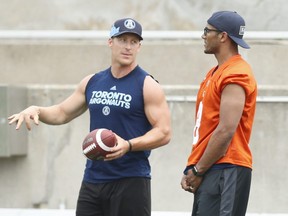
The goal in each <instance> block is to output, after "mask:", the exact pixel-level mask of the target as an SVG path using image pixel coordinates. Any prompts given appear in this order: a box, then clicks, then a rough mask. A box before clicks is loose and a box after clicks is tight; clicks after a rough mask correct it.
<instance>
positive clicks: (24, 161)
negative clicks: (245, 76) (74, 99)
mask: <svg viewBox="0 0 288 216" xmlns="http://www.w3.org/2000/svg"><path fill="white" fill-rule="evenodd" d="M164 87H165V91H166V94H167V98H168V100H169V107H170V110H171V113H172V125H173V138H172V140H171V142H170V144H169V145H167V146H165V147H162V148H159V149H156V150H154V151H153V153H152V156H151V165H152V197H153V204H152V208H153V210H154V211H190V209H191V205H192V201H193V196H192V195H191V194H189V193H187V192H184V191H182V189H181V188H180V179H181V176H182V171H183V168H184V167H185V164H186V160H187V157H188V155H189V152H190V150H191V143H192V135H191V133H192V129H193V126H194V123H193V122H194V117H193V116H194V105H195V104H194V102H193V100H190V99H189V97H190V96H193V95H194V93H195V91H194V89H186V90H185V89H184V90H179V89H175V88H173V89H171V88H170V87H168V86H164ZM27 88H28V98H27V100H28V101H27V102H28V104H39V105H44V106H45V105H50V104H54V103H57V102H59V101H61V100H62V99H64V98H65V97H66V96H67V95H69V94H70V93H71V92H72V91H73V88H74V86H63V85H60V86H40V85H39V86H38V85H36V86H35V85H34V86H28V87H27ZM188 92H190V93H188ZM281 92H282V93H283V95H287V93H288V89H286V90H283V89H282V90H281ZM278 93H279V92H278V91H276V90H270V91H269V95H270V96H273V95H274V96H275V95H279V94H278ZM260 95H267V92H265V89H263V90H261V89H260ZM175 96H178V97H177V98H178V99H179V98H181V97H180V96H186V97H187V99H188V100H187V101H185V100H183V101H175ZM19 109H22V107H19ZM287 110H288V103H287V101H286V102H276V103H275V102H263V101H262V102H261V100H260V101H259V102H258V104H257V113H256V118H255V125H254V129H253V135H252V139H251V149H252V151H253V154H254V171H253V181H252V189H251V198H250V203H249V209H248V211H249V212H250V213H253V212H256V213H263V212H264V213H287V212H288V208H287V199H288V197H287V196H288V195H287V190H286V189H285V188H286V183H287V181H288V173H287V172H286V171H285V170H286V168H285V166H286V165H285V162H284V161H285V159H286V155H287V151H288V149H287V145H286V142H287V123H288V118H287V117H288V112H287ZM12 127H13V126H11V127H9V128H10V129H11V130H13V128H12ZM88 130H89V128H88V115H87V113H85V114H84V115H83V116H81V117H79V118H78V119H75V120H73V121H72V122H71V123H69V124H67V125H63V126H48V125H44V124H40V125H39V126H38V127H37V126H34V127H33V130H32V131H31V132H29V133H27V134H28V153H27V155H24V156H13V157H9V158H0V170H1V175H0V182H1V184H0V190H1V194H0V208H1V207H2V208H4V207H5V208H60V207H61V208H62V207H63V206H64V207H65V208H70V209H73V208H75V204H76V200H77V195H78V190H79V186H80V182H81V179H82V175H83V168H84V164H85V158H84V156H83V155H82V153H81V143H82V141H83V138H84V137H85V135H86V134H87V132H88ZM11 133H12V136H13V132H11ZM16 133H17V132H16V131H14V134H16ZM18 144H19V145H21V140H19V143H18ZM283 162H284V163H283ZM268 188H269V189H268Z"/></svg>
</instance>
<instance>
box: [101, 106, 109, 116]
mask: <svg viewBox="0 0 288 216" xmlns="http://www.w3.org/2000/svg"><path fill="white" fill-rule="evenodd" d="M102 113H103V114H104V115H106V116H107V115H109V114H110V107H109V106H104V107H103V109H102Z"/></svg>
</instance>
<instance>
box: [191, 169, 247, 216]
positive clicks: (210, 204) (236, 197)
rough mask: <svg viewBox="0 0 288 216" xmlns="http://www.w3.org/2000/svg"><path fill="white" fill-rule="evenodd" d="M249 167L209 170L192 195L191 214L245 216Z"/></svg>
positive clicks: (194, 215) (196, 215)
mask: <svg viewBox="0 0 288 216" xmlns="http://www.w3.org/2000/svg"><path fill="white" fill-rule="evenodd" d="M251 174H252V173H251V169H249V168H246V167H240V166H235V167H232V168H226V169H219V170H210V171H208V172H207V174H205V176H204V179H203V182H202V184H201V185H200V187H199V188H198V190H197V192H196V193H195V196H194V204H193V211H192V216H245V213H246V209H247V204H248V199H249V193H250V185H251Z"/></svg>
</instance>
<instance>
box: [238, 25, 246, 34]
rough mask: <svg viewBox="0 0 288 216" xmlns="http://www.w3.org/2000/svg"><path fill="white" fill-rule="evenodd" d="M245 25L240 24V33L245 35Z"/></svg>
mask: <svg viewBox="0 0 288 216" xmlns="http://www.w3.org/2000/svg"><path fill="white" fill-rule="evenodd" d="M244 31H245V26H240V29H239V35H244Z"/></svg>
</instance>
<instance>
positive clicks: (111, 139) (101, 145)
mask: <svg viewBox="0 0 288 216" xmlns="http://www.w3.org/2000/svg"><path fill="white" fill-rule="evenodd" d="M115 145H117V139H116V136H115V134H114V133H113V132H112V131H111V130H109V129H106V128H99V129H95V130H93V131H91V132H90V133H89V134H88V135H87V136H86V137H85V139H84V141H83V143H82V150H83V154H84V155H85V156H86V157H87V158H88V159H90V160H103V159H104V158H105V156H106V155H107V154H109V153H110V152H111V148H112V147H114V146H115Z"/></svg>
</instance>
